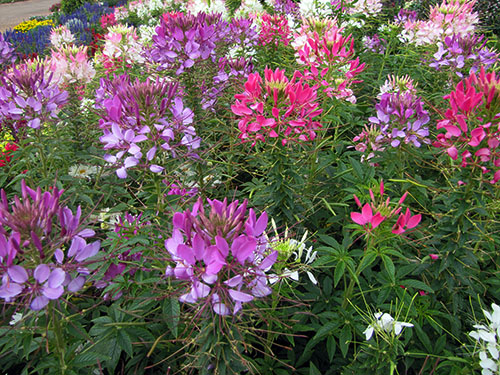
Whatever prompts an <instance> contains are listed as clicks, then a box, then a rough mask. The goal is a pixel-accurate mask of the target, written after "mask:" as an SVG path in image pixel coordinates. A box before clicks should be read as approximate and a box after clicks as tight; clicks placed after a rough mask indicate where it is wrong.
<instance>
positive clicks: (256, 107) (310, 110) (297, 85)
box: [231, 68, 322, 145]
mask: <svg viewBox="0 0 500 375" xmlns="http://www.w3.org/2000/svg"><path fill="white" fill-rule="evenodd" d="M284 72H285V71H284V70H280V69H276V70H275V71H272V70H271V69H267V68H266V69H265V77H264V81H262V78H261V77H260V75H259V73H251V74H250V75H249V76H248V80H247V82H246V83H245V91H244V92H243V93H241V94H237V95H235V96H234V97H235V99H236V103H235V104H233V105H232V106H231V109H232V111H233V113H234V114H235V115H237V116H239V117H241V119H240V120H239V123H238V128H239V130H240V132H241V134H240V136H239V138H240V139H241V140H243V141H244V142H248V141H252V144H253V145H255V143H257V141H265V140H266V138H279V139H280V140H281V143H282V144H283V145H285V144H286V143H288V142H290V141H293V142H298V141H310V140H313V139H314V138H316V130H317V129H320V128H321V124H320V123H319V122H318V121H315V120H314V118H315V117H316V116H318V115H319V114H321V112H322V109H321V108H319V103H318V102H317V100H316V96H317V92H316V87H315V86H313V87H309V85H307V84H306V83H304V81H303V80H298V81H296V80H295V76H294V78H293V79H292V80H291V81H289V80H288V78H287V77H286V76H285V73H284Z"/></svg>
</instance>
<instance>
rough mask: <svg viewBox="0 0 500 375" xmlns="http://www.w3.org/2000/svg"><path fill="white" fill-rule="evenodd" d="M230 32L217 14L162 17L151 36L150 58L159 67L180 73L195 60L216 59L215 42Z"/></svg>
mask: <svg viewBox="0 0 500 375" xmlns="http://www.w3.org/2000/svg"><path fill="white" fill-rule="evenodd" d="M228 34H229V28H228V27H227V22H225V21H223V20H221V15H220V14H211V15H207V14H206V13H199V14H198V15H197V16H194V15H192V14H182V15H179V16H178V17H175V18H174V17H170V18H168V20H167V21H165V19H164V18H162V21H161V24H160V26H158V27H157V28H156V34H155V35H153V46H152V49H151V51H150V59H151V60H152V61H153V62H155V63H157V64H159V69H161V70H165V69H168V70H172V69H173V70H175V74H177V75H180V74H182V73H183V72H184V71H185V70H186V69H189V68H191V67H192V66H193V65H194V64H195V63H196V62H199V61H202V60H207V59H209V58H212V59H213V58H215V48H216V43H217V42H218V41H219V40H221V39H224V38H225V37H226V36H227V35H228Z"/></svg>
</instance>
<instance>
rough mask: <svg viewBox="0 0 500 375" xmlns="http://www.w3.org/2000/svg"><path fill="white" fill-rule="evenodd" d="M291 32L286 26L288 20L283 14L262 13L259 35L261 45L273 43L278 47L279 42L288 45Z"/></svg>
mask: <svg viewBox="0 0 500 375" xmlns="http://www.w3.org/2000/svg"><path fill="white" fill-rule="evenodd" d="M291 36H292V33H291V31H290V27H289V26H288V21H287V19H286V17H285V16H284V15H277V14H275V15H270V14H268V13H264V14H263V15H262V25H261V29H260V35H259V43H260V44H261V45H263V46H265V45H268V44H273V45H274V46H275V47H278V46H279V45H280V44H284V45H285V46H288V44H290V40H291Z"/></svg>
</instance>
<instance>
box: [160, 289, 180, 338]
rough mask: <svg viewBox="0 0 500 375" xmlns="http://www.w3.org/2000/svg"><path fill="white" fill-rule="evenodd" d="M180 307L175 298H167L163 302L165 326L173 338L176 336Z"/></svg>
mask: <svg viewBox="0 0 500 375" xmlns="http://www.w3.org/2000/svg"><path fill="white" fill-rule="evenodd" d="M180 312H181V307H180V305H179V301H177V299H175V298H169V299H166V300H164V301H163V315H164V316H165V320H166V322H167V326H168V328H169V329H170V331H171V332H172V333H173V334H174V336H175V337H177V335H178V324H179V315H180Z"/></svg>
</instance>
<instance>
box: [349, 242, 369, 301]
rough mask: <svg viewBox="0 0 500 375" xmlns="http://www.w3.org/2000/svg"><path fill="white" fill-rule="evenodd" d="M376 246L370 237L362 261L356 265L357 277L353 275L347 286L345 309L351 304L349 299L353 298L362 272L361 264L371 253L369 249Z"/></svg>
mask: <svg viewBox="0 0 500 375" xmlns="http://www.w3.org/2000/svg"><path fill="white" fill-rule="evenodd" d="M373 246H374V244H373V243H372V241H371V238H370V237H368V238H367V243H366V250H365V252H364V254H363V256H362V257H361V261H360V262H359V263H358V266H357V267H356V272H355V274H354V275H355V277H351V280H350V281H349V286H348V287H347V289H346V291H345V293H344V300H343V301H342V308H343V309H346V308H347V305H348V304H349V300H350V299H351V297H352V292H353V290H354V284H355V283H356V280H358V278H359V275H360V274H361V271H362V270H361V265H362V264H363V263H364V262H363V261H364V259H365V257H366V255H367V254H368V253H369V250H370V249H372V247H373Z"/></svg>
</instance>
